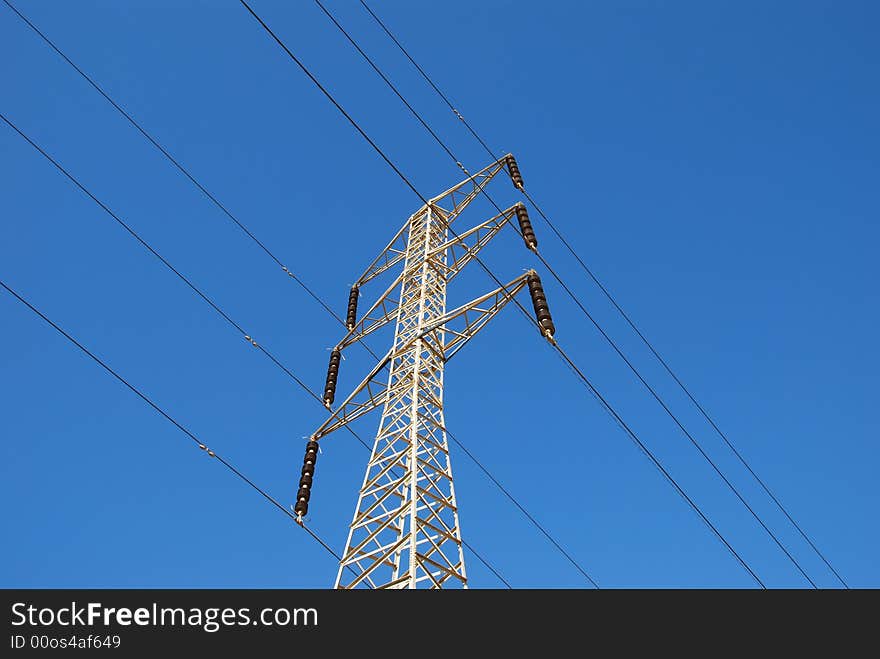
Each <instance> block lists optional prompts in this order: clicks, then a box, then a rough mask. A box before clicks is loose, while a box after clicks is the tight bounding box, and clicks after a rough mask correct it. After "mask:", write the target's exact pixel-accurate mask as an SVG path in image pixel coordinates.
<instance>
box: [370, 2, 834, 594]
mask: <svg viewBox="0 0 880 659" xmlns="http://www.w3.org/2000/svg"><path fill="white" fill-rule="evenodd" d="M359 2H360V4H361V5H362V6H363V7H364V9H365V10H366V11H367V13H369V14H370V16H372V18H373V20H374V21H375V22H376V23H377V24H378V25H379V27H381V28H382V30H383V32H385V34H386V35H387V36H388V37H389V38H390V39H391V41H393V42H394V44H395V45H396V46H397V48H398V49H399V50H400V51H401V52H402V53H403V55H404V56H405V57H406V59H407V60H409V62H410V63H411V64H412V65H413V66H414V67H415V69H416V70H417V71H418V72H419V74H421V76H422V77H423V78H424V79H425V81H426V82H427V83H428V85H429V86H430V87H431V88H432V89H433V90H434V91H435V92H436V93H437V95H438V96H439V97H440V98H441V99H442V100H443V102H444V103H445V104H446V105H447V106H448V107H449V109H450V110H451V111H452V112H453V114H454V115H455V116H456V117H457V118H458V119H459V120H460V121H461V122H462V124H463V125H464V127H465V128H466V129H467V131H468V132H469V133H470V134H471V136H472V137H473V138H474V139H475V140H476V141H477V142H479V144H480V145H481V146H482V147H483V149H484V150H485V151H486V153H487V154H488V155H489V156H490V157H491V158H492V159H493V160H497V159H498V156H497V155H496V154H495V152H494V151H493V150H492V149H491V148H489V146H488V145H487V144H486V142H485V140H483V138H482V137H481V136H480V134H479V133H478V132H477V131H476V130H475V129H474V128H473V127H472V126H471V124H470V123H468V121H467V119H465V118H464V116H462V114H461V113H460V112H459V111H458V110H457V109H456V107H455V106H454V105H453V104H452V102H451V101H450V100H449V97H448V96H447V95H446V94H444V93H443V91H442V90H441V89H440V88H439V87H438V86H437V84H436V83H435V82H434V81H433V80H432V79H431V77H430V76H429V75H428V74H427V73H426V72H425V70H424V69H423V68H422V67H421V66H420V65H419V63H418V62H417V61H416V60H415V59H414V58H413V57H412V55H410V53H409V51H407V49H406V48H405V47H404V46H403V44H401V43H400V41H399V40H398V39H397V37H395V36H394V34H393V33H392V32H391V30H390V29H389V28H388V27H387V25H385V23H384V22H383V21H382V19H381V18H379V16H378V15H377V14H376V13H375V12H374V11H373V10H372V9H371V8H370V6H369V5H368V4H367V3H366V2H365V1H364V0H359ZM383 77H384V76H383ZM407 105H408V104H407ZM432 133H433V131H432ZM522 193H523V195H525V197H526V199H528V200H529V203H530V204H531V205H532V207H533V208H534V209H535V210H536V211H538V214H539V215H540V216H541V217H542V218H543V220H544V221H545V222H546V224H547V226H548V227H549V228H550V230H551V231H552V232H553V234H554V235H555V236H556V237H557V238H558V239H559V241H560V242H561V243H562V244H563V246H564V247H565V248H566V249H567V250H568V252H569V253H570V254H571V255H572V256H573V257H574V258H575V260H576V261H577V263H578V264H579V265H580V267H581V269H582V270H583V271H584V272H585V273H586V275H587V276H588V277H589V279H590V280H592V281H593V283H594V284H595V285H596V286H597V287H598V288H599V290H600V291H601V292H602V294H603V295H604V296H605V297H606V298H607V299H608V301H609V302H610V303H611V305H612V306H613V307H614V309H615V310H616V311H617V312H618V313H619V314H620V316H621V317H622V318H623V319H624V321H625V322H626V324H627V325H628V326H629V327H630V328H631V329H632V330H633V332H635V334H636V335H637V336H638V337H639V339H640V340H641V341H642V343H644V345H645V346H646V347H647V348H648V350H649V351H650V352H651V354H652V355H653V356H654V358H656V359H657V361H658V362H659V363H660V364H661V365H662V366H663V368H664V370H665V371H666V372H667V373H668V374H669V376H670V377H671V378H672V379H673V380H674V381H675V383H676V384H677V385H678V386H679V388H681V390H682V391H683V392H684V394H685V395H686V396H687V398H688V399H689V400H690V401H691V403H693V405H694V406H695V407H696V408H697V410H698V411H699V412H700V414H701V415H702V416H703V418H704V419H705V420H706V421H707V422H708V423H709V425H710V426H711V427H712V429H713V430H714V431H715V432H716V433H717V434H718V436H719V437H720V438H721V439H722V441H723V442H724V444H725V445H726V446H727V447H728V449H729V450H730V451H731V452H732V453H733V454H734V455H735V456H736V458H737V460H739V462H740V463H741V464H742V465H743V467H745V469H746V470H747V471H748V472H749V474H751V476H752V477H753V478H754V479H755V481H756V482H757V483H758V485H760V486H761V489H762V490H763V491H764V492H765V493H766V494H767V496H768V497H770V499H771V500H772V501H773V503H774V504H775V505H776V507H777V508H779V510H780V511H781V512H782V514H783V515H784V516H785V518H786V519H787V520H788V521H789V522H790V523H791V525H792V526H793V527H794V528H795V529H796V530H797V531H798V533H799V534H800V536H801V537H802V538H803V539H804V540H805V541H806V542H807V544H808V545H809V546H810V548H811V549H812V550H813V551H814V552H815V553H816V555H817V556H818V557H819V558H820V559H821V560H822V562H823V563H824V564H825V566H826V567H827V568H828V569H829V570H830V571H831V572H832V574H834V576H835V577H836V578H837V579H838V581H840V583H841V584H843V586H844V588H847V589H849V585H848V584H847V582H846V581H845V580H844V579H843V577H842V576H841V575H840V573H839V572H838V571H837V570H836V569H835V568H834V566H833V565H832V564H831V562H830V560H829V559H828V558H827V557H826V556H825V555H824V554H823V553H822V552H821V551H820V550H819V548H818V547H817V546H816V544H815V542H814V541H813V540H812V539H811V538H810V536H809V535H807V533H806V531H804V529H803V528H802V527H801V525H800V524H798V522H797V521H796V520H795V519H794V517H793V516H792V515H791V514H790V513H789V512H788V510H787V509H786V508H785V506H784V505H783V504H782V502H781V501H780V500H779V498H778V497H777V496H776V495H775V494H774V493H773V492H772V491H771V489H770V487H769V486H768V485H767V484H766V482H765V481H764V480H763V479H762V478H761V477H760V476H759V475H758V474H757V472H756V471H755V470H754V469H753V468H752V466H751V465H750V464H749V463H748V461H747V460H746V458H745V456H743V454H742V453H740V451H739V450H738V449H737V448H736V446H735V445H734V444H733V442H732V441H731V440H730V439H729V438H728V437H727V435H726V434H725V433H724V432H723V431H722V430H721V428H719V427H718V425H717V424H716V423H715V420H714V419H713V418H712V417H711V416H710V415H709V413H708V412H707V411H706V409H705V408H704V407H703V405H702V404H701V403H699V402H698V401H697V399H696V397H695V396H694V395H693V394H692V393H691V391H690V389H689V388H688V387H687V386H686V385H685V384H684V382H683V381H682V380H681V379H680V378H679V377H678V375H677V374H676V373H675V372H674V371H673V370H672V367H671V366H670V365H669V363H668V362H667V361H666V360H665V359H664V358H663V357H662V356H661V355H660V353H659V351H658V350H657V349H656V348H655V347H654V345H653V344H652V343H651V341H649V340H648V338H647V337H646V336H645V335H644V333H642V331H641V330H640V329H639V328H638V326H637V325H636V324H635V322H634V321H633V320H632V318H631V317H630V316H629V314H627V313H626V311H625V310H624V309H623V307H622V306H621V305H620V304H619V303H618V302H617V300H616V299H615V298H614V296H613V295H612V294H611V292H610V291H609V290H608V289H607V288H606V287H605V286H604V284H603V283H602V282H601V280H599V278H598V277H597V276H596V274H595V273H594V272H593V270H592V269H591V268H590V267H589V266H588V265H587V264H586V262H585V261H584V260H583V259H582V258H581V256H580V255H579V254H578V253H577V251H576V250H575V249H574V247H573V246H572V245H571V243H570V242H569V241H568V240H567V239H566V238H565V236H564V235H563V234H562V232H561V231H559V229H558V228H557V227H556V225H555V224H554V223H553V222H552V221H551V220H550V218H549V217H548V216H547V214H546V213H545V212H544V210H543V209H542V208H541V206H540V205H539V204H538V202H537V201H535V199H534V198H533V197H532V196H531V195H530V194H529V193H528V192H526V191H525V190H522ZM805 576H806V575H805ZM807 578H808V579H809V577H807Z"/></svg>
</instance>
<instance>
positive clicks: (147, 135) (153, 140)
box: [3, 0, 345, 325]
mask: <svg viewBox="0 0 880 659" xmlns="http://www.w3.org/2000/svg"><path fill="white" fill-rule="evenodd" d="M3 2H4V3H6V6H8V7H9V8H10V9H11V10H12V11H13V12H15V14H16V15H17V16H18V17H19V18H20V19H21V20H22V21H24V23H25V24H26V25H27V26H28V27H29V28H30V29H31V30H33V32H34V33H35V34H37V35H38V36H39V37H40V38H41V39H42V40H43V41H44V42H46V44H48V45H49V46H50V47H51V48H52V50H54V51H55V52H56V53H57V54H58V55H59V56H60V57H61V59H63V60H64V61H65V62H67V63H68V64H69V65H70V66H71V67H72V68H73V70H74V71H76V72H77V73H78V74H79V75H80V76H82V77H83V79H84V80H85V81H86V82H88V83H89V84H90V85H91V86H92V87H93V88H94V89H95V91H97V92H98V93H99V94H100V95H101V96H103V97H104V99H105V100H106V101H107V102H108V103H110V105H112V106H113V107H114V108H115V109H116V110H117V111H118V112H119V114H121V115H122V116H123V117H125V118H126V119H127V120H128V122H129V123H130V124H131V125H132V126H134V127H135V128H136V129H137V130H138V132H140V134H141V135H143V136H144V137H145V138H146V139H147V140H148V141H149V142H150V143H151V144H152V145H153V146H154V147H156V149H158V150H159V152H160V153H161V154H162V155H163V156H165V158H166V159H167V160H168V161H169V162H170V163H171V164H172V165H174V166H175V167H176V168H177V169H178V170H179V171H180V172H181V173H182V174H183V175H184V176H186V178H188V179H189V180H190V182H191V183H192V184H193V185H194V186H195V187H196V188H197V189H198V190H199V191H201V193H202V194H203V195H204V196H205V197H207V198H208V199H209V200H210V201H211V202H212V203H213V204H214V205H215V206H216V207H217V208H219V209H220V210H221V211H222V212H223V214H224V215H226V217H228V218H229V219H230V220H231V221H232V222H233V223H234V224H235V225H236V226H237V227H238V228H239V229H241V230H242V231H243V232H244V233H245V234H246V235H247V236H248V238H250V239H251V240H252V241H253V242H254V243H255V244H256V245H257V246H258V247H259V248H260V249H261V250H262V251H263V252H264V253H265V254H266V255H267V256H268V257H269V258H270V259H272V261H274V262H275V264H276V265H277V266H278V267H280V268H281V270H283V271H284V272H285V273H286V274H287V275H288V277H290V278H291V279H293V280H294V281H295V282H296V283H297V284H299V285H300V287H302V289H303V290H304V291H305V292H306V293H308V294H309V295H310V296H311V297H312V298H313V299H314V300H315V301H316V302H318V304H320V305H321V306H322V307H324V309H325V310H326V311H327V313H329V314H330V315H331V316H333V317H334V318H336V320H338V321H339V322H340V323H342V324H343V325H344V324H345V322H344V321H343V320H342V318H340V317H339V316H338V315H337V314H336V313H335V312H334V311H333V309H331V308H330V307H329V306H327V305H326V304H325V303H324V301H323V300H321V298H320V297H319V296H318V295H317V294H316V293H315V292H314V291H313V290H312V289H311V288H310V287H309V286H308V285H307V284H306V283H305V282H304V281H303V280H302V279H300V278H299V277H298V276H297V275H296V274H295V273H294V272H293V271H292V270H290V269H289V268H288V267H287V266H286V265H284V263H282V262H281V260H280V259H279V258H278V257H277V256H276V255H275V254H274V253H273V252H272V251H271V250H270V249H269V248H268V247H267V246H266V244H265V243H263V241H261V240H260V239H259V238H257V237H256V236H255V235H254V234H253V233H252V232H251V231H250V229H248V228H247V227H246V226H245V225H244V224H243V223H242V222H241V221H240V220H239V219H238V218H237V217H236V216H235V215H233V214H232V212H231V211H230V210H229V209H228V208H227V207H226V206H225V205H224V204H222V203H221V202H220V200H219V199H217V197H215V196H214V195H213V194H212V193H211V192H209V191H208V189H207V188H205V186H204V185H202V184H201V183H200V182H199V181H198V180H197V179H196V178H195V176H193V174H192V173H191V172H190V171H189V170H188V169H187V168H186V167H184V166H183V165H182V164H180V161H178V160H177V159H176V158H175V157H174V156H172V155H171V153H170V152H169V151H168V150H167V149H166V148H165V147H164V146H162V144H160V143H159V141H158V140H157V139H156V138H154V137H153V136H152V135H151V134H150V133H148V132H147V130H146V129H145V128H144V127H143V126H142V125H141V124H140V123H138V122H137V121H136V120H135V119H134V117H132V116H131V114H130V113H129V112H127V111H126V110H125V109H124V108H123V107H122V106H121V105H120V104H119V103H117V102H116V101H114V100H113V99H112V98H111V97H110V95H109V94H108V93H107V92H106V91H104V89H103V88H102V87H101V86H100V85H99V84H98V83H97V82H95V80H94V79H93V78H92V77H91V76H89V75H88V74H87V73H86V72H85V71H83V70H82V69H81V68H80V67H79V66H77V64H76V63H75V62H74V61H73V60H71V59H70V58H69V57H68V56H67V55H66V54H65V53H64V52H62V50H61V49H60V48H59V47H58V46H56V45H55V43H54V42H53V41H52V40H51V39H50V38H49V37H47V36H46V35H45V34H44V33H43V32H42V31H41V30H40V29H39V28H38V27H37V26H36V25H34V24H33V23H32V22H31V21H30V19H28V17H27V16H25V15H24V14H22V13H21V12H20V11H19V10H18V9H17V8H16V7H14V6H13V5H12V3H10V2H9V0H3Z"/></svg>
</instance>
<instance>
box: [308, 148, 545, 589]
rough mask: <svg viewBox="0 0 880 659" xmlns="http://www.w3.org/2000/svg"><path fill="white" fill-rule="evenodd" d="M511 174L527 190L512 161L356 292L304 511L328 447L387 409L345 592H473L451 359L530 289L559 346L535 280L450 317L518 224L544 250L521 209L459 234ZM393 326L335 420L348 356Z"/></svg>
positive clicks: (445, 207) (428, 212)
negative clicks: (454, 443) (484, 259)
mask: <svg viewBox="0 0 880 659" xmlns="http://www.w3.org/2000/svg"><path fill="white" fill-rule="evenodd" d="M505 169H506V170H507V172H508V173H509V174H510V177H511V179H512V180H513V182H514V185H515V186H516V187H517V188H519V189H522V178H521V176H520V173H519V169H518V167H517V164H516V161H515V160H514V159H513V156H512V155H507V156H504V157H503V158H501V159H500V160H498V161H496V162H494V163H492V164H491V165H489V166H488V167H486V168H485V169H483V170H481V171H479V172H477V173H476V174H474V175H473V176H470V177H468V178H467V179H465V180H464V181H462V182H460V183H459V184H457V185H455V186H454V187H452V188H450V189H449V190H447V191H446V192H444V193H442V194H440V195H439V196H437V197H434V198H433V199H431V200H430V201H429V202H428V203H427V204H426V205H425V206H422V208H420V209H419V210H418V211H416V212H415V213H414V214H413V215H412V216H411V217H410V218H409V219H408V220H407V221H406V223H405V224H404V225H403V227H401V229H400V230H399V231H398V232H397V234H396V235H395V236H394V238H392V239H391V242H389V243H388V246H387V247H386V248H385V249H384V250H383V251H382V252H381V254H379V256H378V257H377V258H376V259H375V260H374V261H373V262H372V263H371V264H370V266H369V267H368V268H367V269H366V271H365V272H364V274H363V275H362V276H361V277H360V278H359V279H358V280H357V282H356V283H355V284H354V286H352V289H351V293H350V295H349V305H348V314H347V319H346V325H347V327H348V332H347V334H346V335H345V336H344V337H343V338H342V340H341V341H340V342H339V343H338V344H337V345H336V347H335V348H334V349H333V351H332V352H331V356H330V366H329V368H328V373H327V381H326V385H325V389H324V404H325V406H326V407H327V409H328V410H331V412H332V413H331V415H330V417H329V418H328V419H327V420H326V421H325V422H324V423H323V424H322V425H321V426H320V427H319V428H318V429H317V430H316V431H315V432H314V433H312V435H311V437H310V439H309V441H308V443H307V445H306V455H305V459H304V464H303V469H302V478H301V480H300V488H299V491H298V493H297V502H296V504H295V506H294V510H295V512H296V513H297V515H298V517H299V519H300V520H302V517H303V515H305V514H306V513H307V512H308V504H309V499H310V497H311V489H312V480H313V477H314V472H315V463H316V460H317V453H318V442H319V441H320V440H322V439H323V438H325V437H327V435H329V434H330V433H332V432H334V431H336V430H339V429H340V428H342V427H343V426H346V425H347V424H350V423H352V422H353V421H355V420H356V419H358V418H360V417H361V416H363V415H365V414H367V413H368V412H370V411H371V410H373V409H375V408H377V407H381V408H382V418H381V420H380V422H379V429H378V432H377V433H376V440H375V443H374V445H373V449H372V453H371V456H370V461H369V463H368V464H367V469H366V474H365V476H364V481H363V485H362V486H361V490H360V495H359V497H358V502H357V506H356V508H355V513H354V518H353V519H352V522H351V526H350V528H349V533H348V540H347V541H346V544H345V551H344V552H343V554H342V560H341V563H340V566H339V573H338V575H337V577H336V588H357V587H370V588H419V587H428V588H467V574H466V572H465V564H464V554H463V551H462V539H461V527H460V525H459V517H458V504H457V501H456V498H455V487H454V485H453V479H452V465H451V464H450V457H449V446H448V443H447V439H446V425H445V422H444V417H443V371H444V368H445V365H446V362H447V361H449V360H450V359H451V358H452V357H453V356H454V355H456V354H457V353H458V351H459V350H461V349H462V348H463V347H464V346H465V344H466V343H467V342H468V341H470V340H471V339H472V338H473V337H474V336H476V334H477V333H478V332H479V331H480V330H481V329H482V328H483V327H485V326H486V324H487V323H488V322H489V321H490V320H491V319H492V317H494V316H495V314H497V313H498V312H499V311H500V310H501V309H502V308H503V307H504V305H505V304H507V303H508V302H509V301H510V300H511V299H513V296H515V295H516V294H517V293H519V292H520V291H521V290H522V289H523V288H526V287H528V289H529V292H530V293H531V296H532V303H533V305H534V308H535V313H536V317H537V323H538V326H539V328H540V330H541V332H542V334H543V335H544V336H545V337H546V338H547V339H548V340H550V341H552V340H553V333H554V331H555V329H554V327H553V321H552V319H551V318H550V313H549V310H548V308H547V301H546V298H545V297H544V293H543V290H542V288H541V281H540V279H539V277H538V275H537V274H536V273H535V272H534V271H528V272H526V273H525V274H523V275H521V276H519V277H517V278H516V279H514V280H513V281H511V282H509V283H507V284H505V285H503V286H501V287H500V288H497V289H496V290H493V291H490V292H489V293H486V294H485V295H482V296H480V297H478V298H476V299H475V300H472V301H471V302H468V303H467V304H465V305H463V306H461V307H458V308H457V309H454V310H452V311H447V309H446V288H447V286H448V285H449V284H450V283H451V282H452V280H453V279H454V278H455V277H456V276H457V275H458V274H459V273H460V272H461V271H462V270H463V269H464V267H465V266H467V264H468V263H470V262H471V261H472V260H474V259H475V258H477V254H478V253H479V252H480V250H482V249H483V248H484V247H485V246H486V245H487V244H488V243H489V241H491V240H492V238H494V237H495V236H496V235H497V234H498V232H499V231H500V230H501V229H502V228H503V227H504V225H505V224H507V223H508V222H509V221H510V220H511V219H512V218H514V217H516V218H517V221H518V222H519V227H520V233H521V235H522V236H523V239H524V241H525V243H526V246H527V247H529V248H530V249H532V250H535V249H536V248H537V240H536V239H535V235H534V231H533V230H532V227H531V224H530V223H529V219H528V214H527V212H526V209H525V207H524V206H523V205H522V204H521V203H517V204H516V205H514V206H511V207H510V208H508V209H507V210H505V211H502V212H501V213H499V214H498V215H495V216H494V217H492V218H490V219H488V220H486V221H484V222H482V223H481V224H478V225H477V226H475V227H473V228H471V229H468V230H467V231H464V232H460V233H458V232H456V231H455V230H453V229H452V228H451V225H452V224H453V222H454V221H455V220H456V219H457V218H458V216H459V215H460V214H461V213H462V211H464V209H465V208H466V207H467V206H468V205H469V204H470V203H471V202H472V201H473V200H474V199H475V198H476V197H477V195H479V194H480V193H481V192H482V190H483V188H484V187H485V186H486V185H487V184H488V183H489V182H490V181H491V180H492V179H493V178H494V177H495V176H496V175H497V174H498V173H499V172H500V171H502V170H505ZM401 263H402V265H403V267H402V269H401V271H400V273H399V274H398V275H397V277H396V278H395V279H394V281H393V282H392V283H391V285H390V286H388V288H387V289H386V290H385V292H384V293H382V294H381V295H380V296H379V298H378V299H377V300H376V302H375V303H374V304H373V305H372V306H371V307H370V308H369V310H368V311H367V312H366V313H365V314H363V316H362V317H361V318H360V319H358V318H357V306H358V298H359V296H360V289H361V287H362V286H364V285H365V284H367V283H368V282H370V281H371V280H373V279H375V278H377V277H379V276H380V275H382V274H383V273H386V272H389V271H391V270H392V269H393V268H395V267H396V266H398V265H400V264H401ZM398 289H399V292H398ZM391 322H394V323H395V332H394V342H393V344H392V346H391V348H390V349H389V350H388V352H387V353H386V354H385V356H384V357H382V358H381V359H380V360H379V362H378V363H377V364H376V365H375V367H374V368H373V369H372V370H371V371H370V372H369V373H368V374H367V376H366V377H365V378H364V379H363V380H362V381H361V383H360V384H358V385H357V387H355V388H354V390H353V391H352V393H351V394H350V395H349V396H348V397H347V398H346V399H345V400H344V401H343V402H342V403H341V404H340V405H339V406H338V407H337V408H336V410H335V411H333V409H332V405H333V402H334V399H335V393H336V383H337V378H338V374H339V366H340V360H341V354H342V351H343V350H345V349H346V348H348V347H349V346H351V345H353V344H354V343H356V342H358V341H362V340H363V339H364V338H365V337H367V336H369V335H370V334H372V333H373V332H375V331H376V330H378V329H379V328H381V327H383V326H385V325H387V324H389V323H391ZM385 371H387V373H386V372H385Z"/></svg>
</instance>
